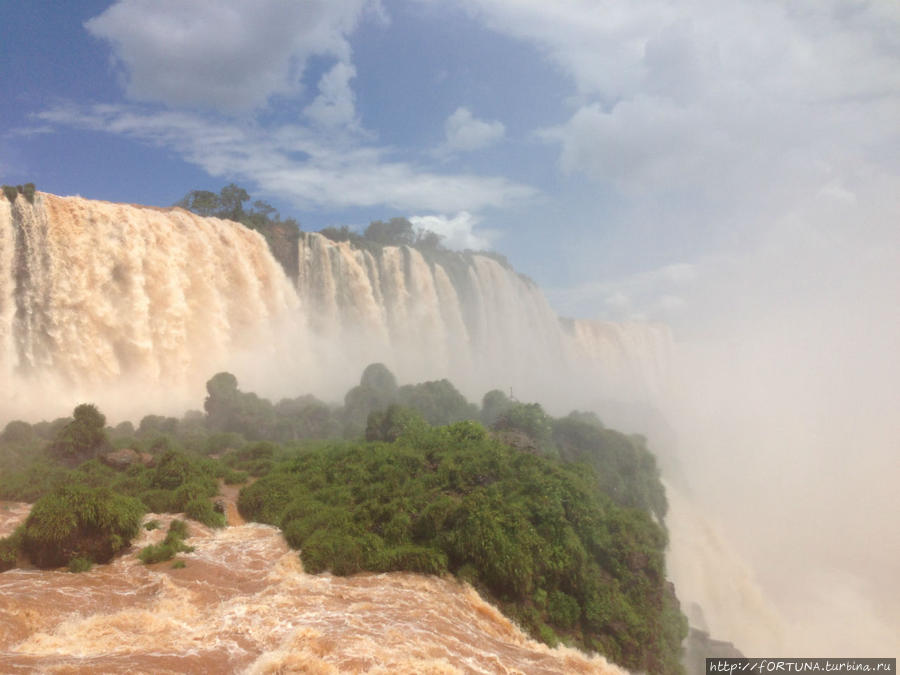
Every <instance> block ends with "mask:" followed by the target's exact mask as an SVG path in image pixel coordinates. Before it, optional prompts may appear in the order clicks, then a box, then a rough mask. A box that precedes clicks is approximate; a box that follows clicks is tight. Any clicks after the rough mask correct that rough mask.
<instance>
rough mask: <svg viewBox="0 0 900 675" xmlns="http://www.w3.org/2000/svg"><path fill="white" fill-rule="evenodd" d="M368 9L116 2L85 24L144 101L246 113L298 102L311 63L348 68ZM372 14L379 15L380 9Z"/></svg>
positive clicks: (356, 4) (212, 1)
mask: <svg viewBox="0 0 900 675" xmlns="http://www.w3.org/2000/svg"><path fill="white" fill-rule="evenodd" d="M367 5H369V6H373V5H372V3H369V2H367V0H343V1H342V2H328V1H327V0H305V1H304V2H284V1H282V0H257V1H256V2H252V3H251V2H243V1H242V0H194V1H193V2H182V1H181V0H119V1H118V2H116V3H115V4H114V5H112V6H111V7H110V8H109V9H107V10H106V11H104V12H103V13H102V14H100V15H99V16H96V17H94V18H93V19H90V20H89V21H87V22H86V23H85V27H86V28H87V30H88V31H89V32H90V33H91V34H92V35H94V36H95V37H97V38H100V39H103V40H107V41H109V42H110V43H111V45H112V48H113V52H114V55H115V60H116V62H117V63H118V64H120V65H121V66H123V67H124V71H125V76H126V77H125V79H126V83H127V85H126V90H127V93H128V95H129V96H130V97H132V98H134V99H137V100H141V101H158V102H162V103H166V104H168V105H173V106H198V107H205V108H217V109H224V110H231V111H234V110H248V109H253V108H258V107H261V106H263V105H265V104H266V102H267V100H268V99H269V97H271V96H273V95H276V94H280V95H294V94H297V93H298V92H299V91H300V78H301V76H302V74H303V69H304V67H305V64H306V60H307V59H308V58H309V57H310V56H312V55H326V56H332V57H335V58H337V59H340V60H342V61H348V60H349V57H350V46H349V44H348V42H347V36H348V35H349V34H350V33H351V32H352V31H353V30H354V28H355V27H356V25H357V23H358V21H359V20H360V17H361V15H362V13H363V10H364V9H365V8H366V6H367ZM374 7H375V9H376V10H377V9H378V8H379V5H377V3H376V4H375V5H374Z"/></svg>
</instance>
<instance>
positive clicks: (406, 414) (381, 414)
mask: <svg viewBox="0 0 900 675" xmlns="http://www.w3.org/2000/svg"><path fill="white" fill-rule="evenodd" d="M427 426H428V424H427V423H426V422H425V420H424V419H423V417H422V415H420V414H419V413H418V411H416V410H412V409H410V408H404V407H403V406H400V405H397V404H396V403H394V404H391V405H389V406H388V407H387V409H385V410H383V411H377V410H376V411H373V412H371V413H369V419H368V421H367V422H366V440H367V441H385V442H387V443H393V442H394V441H396V440H397V439H398V438H400V435H401V434H402V433H403V432H404V431H406V430H407V429H413V428H419V429H421V428H425V427H427Z"/></svg>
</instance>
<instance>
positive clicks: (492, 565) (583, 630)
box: [238, 405, 686, 674]
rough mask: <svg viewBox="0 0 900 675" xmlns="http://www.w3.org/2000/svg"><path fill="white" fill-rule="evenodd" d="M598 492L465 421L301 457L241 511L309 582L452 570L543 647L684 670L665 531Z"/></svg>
mask: <svg viewBox="0 0 900 675" xmlns="http://www.w3.org/2000/svg"><path fill="white" fill-rule="evenodd" d="M514 410H515V412H516V414H518V415H519V416H520V418H521V419H519V418H515V417H514V416H513V417H509V418H507V419H508V420H513V421H515V422H516V423H518V422H520V421H523V420H524V422H527V423H528V424H531V423H532V422H533V423H534V424H533V425H532V428H531V431H532V432H534V433H536V435H538V436H539V437H540V438H541V439H542V440H544V441H546V440H547V439H548V434H547V432H548V430H549V428H548V427H547V426H546V424H545V422H547V420H548V419H549V418H547V417H546V416H545V415H544V413H543V411H542V410H541V409H540V407H538V406H533V407H529V406H521V405H520V406H518V407H515V408H514ZM376 421H377V420H375V419H374V418H373V422H376ZM523 426H524V424H523ZM597 484H598V479H597V476H596V474H595V472H594V471H593V470H592V469H591V468H590V466H586V465H584V464H579V465H571V464H565V463H563V462H561V461H559V460H558V459H553V458H550V457H546V456H544V455H540V454H533V453H525V452H521V451H518V450H515V449H513V448H511V447H509V446H506V445H503V444H502V443H500V442H499V441H497V440H496V439H494V438H493V437H491V436H489V435H488V434H487V433H486V432H485V430H484V428H483V427H482V426H481V425H479V424H477V423H474V422H470V421H464V422H459V423H456V424H453V425H450V426H447V427H433V428H429V427H424V426H422V427H418V428H415V429H411V430H410V431H409V432H408V433H406V432H405V433H403V434H401V435H400V436H399V438H398V440H396V441H395V442H394V443H392V444H387V443H384V442H376V443H370V444H365V445H364V444H358V445H330V446H323V447H320V448H318V449H310V450H307V451H305V452H304V453H302V454H298V455H297V456H296V457H295V458H294V459H292V460H290V461H286V462H283V463H281V464H279V465H278V466H277V467H276V468H275V469H273V471H272V472H271V473H269V474H268V475H267V476H264V477H262V478H260V479H259V480H258V481H257V482H255V483H253V484H252V485H249V486H246V487H244V488H243V489H242V490H241V493H240V497H239V502H238V503H239V508H240V510H241V513H243V514H244V516H245V517H247V518H248V519H254V520H257V521H260V522H266V523H269V524H272V525H277V526H279V527H281V528H282V532H283V533H284V536H285V539H286V540H287V542H288V544H289V545H290V546H292V547H293V548H299V549H300V550H301V555H302V558H303V564H304V567H305V569H306V570H307V571H308V572H310V573H317V572H321V571H325V570H331V571H332V572H333V573H334V574H338V575H341V574H354V573H356V572H359V571H362V570H369V571H376V572H378V571H388V570H408V571H414V572H420V573H426V574H443V573H445V572H446V571H450V572H452V573H454V574H455V575H456V576H457V577H458V578H460V579H461V580H464V581H468V582H469V583H471V584H473V585H474V586H475V587H477V588H478V589H479V591H481V592H485V593H487V594H488V595H489V596H492V597H493V598H494V599H495V600H497V601H498V602H499V604H500V605H501V607H502V608H503V609H504V611H506V612H508V613H509V614H510V615H512V616H513V617H515V619H516V620H517V621H519V623H520V624H521V625H522V626H523V628H525V629H526V630H528V631H529V632H530V633H531V634H532V635H533V636H534V637H536V638H538V639H542V640H544V641H545V642H547V643H548V644H557V642H559V641H563V642H572V643H575V644H578V645H579V646H581V647H583V648H587V649H593V648H595V646H596V645H603V646H604V648H606V650H607V651H605V652H604V653H606V654H615V655H617V658H618V661H619V663H621V664H622V665H624V666H625V667H628V668H630V669H633V670H641V671H645V672H654V673H663V674H670V673H678V672H679V666H678V656H677V655H678V652H679V648H680V643H681V639H682V638H683V637H684V634H685V632H686V630H685V628H684V625H683V624H681V623H679V621H678V620H677V619H678V617H680V616H681V615H680V612H679V611H678V609H677V604H676V605H674V610H673V609H672V606H670V605H668V604H666V603H668V602H669V600H668V599H667V598H668V594H670V592H669V591H668V590H667V585H666V580H665V569H664V551H665V546H666V535H665V532H664V531H663V530H662V528H660V526H659V525H657V524H656V523H655V522H654V520H653V518H652V516H651V514H650V512H649V510H643V509H636V508H623V507H622V506H618V505H616V504H614V503H612V502H611V501H610V500H609V499H608V498H606V497H605V496H603V495H602V494H600V493H599V492H598V490H597ZM672 597H673V598H674V596H672Z"/></svg>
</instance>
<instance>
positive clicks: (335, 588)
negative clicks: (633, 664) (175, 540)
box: [0, 500, 625, 675]
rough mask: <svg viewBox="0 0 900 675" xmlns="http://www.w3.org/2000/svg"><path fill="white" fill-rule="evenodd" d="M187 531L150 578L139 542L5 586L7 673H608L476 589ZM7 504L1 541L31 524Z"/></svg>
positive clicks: (12, 573)
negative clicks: (319, 565) (328, 563)
mask: <svg viewBox="0 0 900 675" xmlns="http://www.w3.org/2000/svg"><path fill="white" fill-rule="evenodd" d="M229 502H230V503H229V504H228V507H229V508H228V516H229V523H230V526H229V527H227V528H224V529H221V530H212V529H210V528H207V527H204V526H203V525H200V524H199V523H195V522H193V521H189V529H190V535H191V536H190V539H189V540H188V543H189V544H190V545H192V546H194V547H195V550H194V551H193V552H192V553H186V554H180V555H179V559H181V560H183V561H184V562H185V564H186V565H185V567H184V568H181V569H177V568H173V567H172V562H171V561H170V562H163V563H158V564H155V565H144V564H142V563H141V562H140V561H139V560H138V559H137V557H136V553H137V551H138V550H139V549H140V547H142V546H146V545H147V544H150V543H156V542H158V541H160V540H161V539H162V538H163V537H164V536H165V531H166V529H167V527H168V523H169V521H171V520H172V518H173V517H174V516H172V515H170V514H163V515H154V514H150V515H148V516H147V517H146V519H147V520H149V519H156V520H159V521H160V523H161V525H162V526H161V527H160V528H159V529H157V530H152V531H147V530H143V529H142V530H141V534H140V536H139V538H138V539H137V540H136V541H135V542H134V545H133V546H132V548H131V549H130V550H129V551H128V552H126V553H125V554H123V555H122V556H120V557H118V558H117V559H116V560H114V561H113V562H112V563H111V564H109V565H99V566H96V567H94V568H93V569H92V570H90V571H88V572H85V573H81V574H72V573H69V572H68V571H64V570H59V571H56V570H52V571H46V570H36V569H14V570H9V571H7V572H4V573H3V574H0V672H3V673H126V672H127V673H154V674H157V673H159V674H162V673H322V674H325V673H383V674H385V675H388V674H391V675H393V674H403V673H410V674H412V673H415V674H419V673H442V674H444V673H447V674H449V673H524V674H531V673H567V674H568V673H611V674H620V673H624V672H625V671H623V670H620V669H619V668H617V667H615V666H613V665H611V664H608V663H607V662H606V660H605V659H603V658H602V657H599V656H596V655H595V656H588V655H585V654H583V653H581V652H578V651H576V650H573V649H569V648H565V647H562V648H557V649H549V648H548V647H546V646H545V645H542V644H539V643H537V642H535V641H533V640H531V639H530V638H528V637H527V636H526V635H525V634H523V633H522V632H521V631H520V630H519V629H518V628H517V627H516V626H515V625H514V624H512V623H511V622H510V621H509V620H507V619H506V618H505V617H503V615H502V614H500V612H499V611H498V610H497V609H496V608H494V607H493V606H492V605H490V604H488V603H487V602H485V601H484V600H483V599H482V598H481V597H479V595H478V594H477V593H476V592H475V591H474V590H472V588H471V587H468V586H465V585H461V584H459V583H457V582H456V581H453V580H452V579H449V578H447V579H441V578H436V577H425V576H419V575H415V574H407V573H391V574H362V575H357V576H353V577H335V576H331V575H330V574H318V575H311V574H306V573H304V571H303V567H302V564H301V562H300V558H299V556H298V555H297V553H296V552H295V551H291V550H290V549H289V548H288V547H287V545H286V543H285V542H284V539H283V538H282V537H281V535H280V533H279V532H278V530H276V529H275V528H272V527H268V526H265V525H259V524H252V523H249V524H248V523H243V522H242V521H240V518H239V516H238V515H237V512H236V510H234V509H233V502H231V500H229ZM28 508H29V507H28V505H27V504H14V503H8V502H7V503H0V536H5V535H6V534H8V533H9V532H11V531H12V530H13V529H14V527H15V525H16V524H17V523H19V522H21V521H22V520H23V519H24V518H25V517H26V516H27V513H28Z"/></svg>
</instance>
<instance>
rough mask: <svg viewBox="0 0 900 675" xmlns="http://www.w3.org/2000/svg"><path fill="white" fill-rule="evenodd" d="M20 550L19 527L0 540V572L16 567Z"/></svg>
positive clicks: (20, 531)
mask: <svg viewBox="0 0 900 675" xmlns="http://www.w3.org/2000/svg"><path fill="white" fill-rule="evenodd" d="M21 550H22V527H21V526H19V527H18V528H16V531H15V532H13V533H12V534H11V535H9V536H8V537H4V538H3V539H0V572H5V571H6V570H9V569H12V568H13V567H15V566H16V562H17V561H18V558H19V553H20V552H21Z"/></svg>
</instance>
